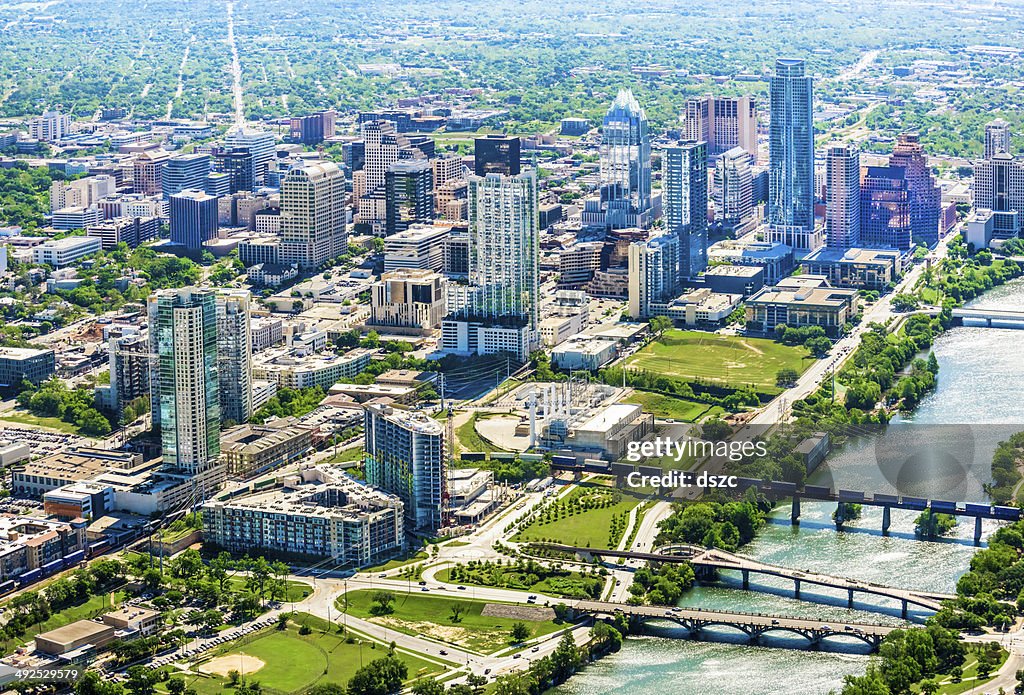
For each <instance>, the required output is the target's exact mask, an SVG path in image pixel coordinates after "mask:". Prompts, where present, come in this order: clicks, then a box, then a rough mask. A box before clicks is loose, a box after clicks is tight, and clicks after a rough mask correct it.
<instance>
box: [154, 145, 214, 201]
mask: <svg viewBox="0 0 1024 695" xmlns="http://www.w3.org/2000/svg"><path fill="white" fill-rule="evenodd" d="M209 175H210V155H208V154H205V153H200V152H194V153H192V154H179V155H174V156H173V157H171V158H170V159H168V160H167V163H166V164H164V170H163V175H162V177H161V182H160V183H161V187H162V189H163V194H164V199H168V198H170V197H171V196H172V195H174V194H175V193H181V192H182V191H187V190H200V191H201V190H203V189H205V188H206V178H207V177H208V176H209Z"/></svg>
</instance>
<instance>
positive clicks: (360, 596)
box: [338, 589, 563, 654]
mask: <svg viewBox="0 0 1024 695" xmlns="http://www.w3.org/2000/svg"><path fill="white" fill-rule="evenodd" d="M375 593H376V591H373V590H369V589H361V590H359V591H350V592H348V593H347V594H345V596H343V597H341V598H339V599H338V609H339V610H345V600H346V598H347V599H348V608H347V610H348V613H349V615H353V616H355V617H357V618H363V619H364V620H369V621H371V622H374V623H378V624H381V625H387V626H388V627H389V628H393V629H395V630H397V631H399V632H404V633H406V634H410V635H418V634H424V635H427V636H428V637H431V638H433V639H436V640H439V641H441V642H448V643H449V644H456V645H459V646H461V647H463V648H465V649H469V650H472V651H475V652H478V653H480V654H490V653H491V652H495V651H498V650H500V649H504V648H506V647H508V646H509V644H510V633H511V631H512V626H513V625H514V624H515V623H517V622H523V623H526V625H527V627H529V628H530V632H531V636H532V637H538V636H542V635H549V634H551V633H552V632H555V631H557V630H559V629H561V627H563V626H560V625H556V624H555V623H554V622H552V621H535V620H521V621H520V620H516V619H513V618H502V617H492V616H486V615H483V610H484V607H485V606H486V605H487V602H485V601H474V600H471V599H457V598H450V597H447V596H431V595H429V594H420V593H415V592H414V593H410V594H404V593H395V602H394V603H393V604H392V608H393V611H392V612H391V613H390V614H388V615H384V616H377V615H374V614H373V613H372V612H371V609H372V607H373V595H374V594H375ZM454 605H458V606H460V607H462V608H463V609H464V612H463V613H462V614H461V616H460V617H459V621H458V622H453V621H452V620H451V616H452V613H451V611H452V606H454Z"/></svg>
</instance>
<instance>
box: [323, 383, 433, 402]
mask: <svg viewBox="0 0 1024 695" xmlns="http://www.w3.org/2000/svg"><path fill="white" fill-rule="evenodd" d="M328 394H329V395H331V396H347V397H349V398H351V399H352V400H354V401H355V402H356V403H366V402H368V401H372V400H375V399H377V398H388V399H390V400H391V402H392V403H395V404H397V405H413V404H414V403H416V401H418V400H419V389H418V388H417V387H415V386H395V385H388V384H379V383H376V384H334V385H333V386H331V388H330V389H329V390H328Z"/></svg>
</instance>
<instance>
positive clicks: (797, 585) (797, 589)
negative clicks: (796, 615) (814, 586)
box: [793, 579, 800, 598]
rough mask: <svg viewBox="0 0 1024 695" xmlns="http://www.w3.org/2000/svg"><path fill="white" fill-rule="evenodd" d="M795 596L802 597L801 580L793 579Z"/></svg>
mask: <svg viewBox="0 0 1024 695" xmlns="http://www.w3.org/2000/svg"><path fill="white" fill-rule="evenodd" d="M793 598H800V580H799V579H794V580H793Z"/></svg>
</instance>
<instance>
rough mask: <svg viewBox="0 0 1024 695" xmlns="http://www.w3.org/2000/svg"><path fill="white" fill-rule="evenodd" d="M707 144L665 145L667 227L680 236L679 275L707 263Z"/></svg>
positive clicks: (699, 269)
mask: <svg viewBox="0 0 1024 695" xmlns="http://www.w3.org/2000/svg"><path fill="white" fill-rule="evenodd" d="M707 160H708V145H707V143H706V142H692V141H680V142H679V143H677V144H675V145H672V146H670V147H667V148H665V153H664V158H663V161H664V164H663V171H662V185H663V186H664V193H665V201H664V205H665V229H666V230H667V231H668V233H669V234H674V235H675V236H677V237H679V275H680V277H684V278H692V277H696V276H697V275H698V274H699V273H701V272H703V271H704V269H705V268H706V267H707V265H708V164H707Z"/></svg>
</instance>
